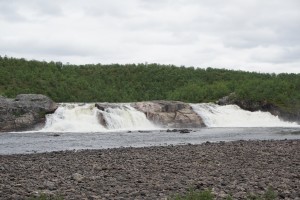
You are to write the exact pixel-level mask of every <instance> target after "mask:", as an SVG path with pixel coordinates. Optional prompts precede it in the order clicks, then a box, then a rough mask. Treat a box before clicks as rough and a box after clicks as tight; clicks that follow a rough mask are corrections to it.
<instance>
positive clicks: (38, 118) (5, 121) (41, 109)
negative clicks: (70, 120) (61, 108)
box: [0, 94, 57, 132]
mask: <svg viewBox="0 0 300 200" xmlns="http://www.w3.org/2000/svg"><path fill="white" fill-rule="evenodd" d="M56 109H57V104H56V103H55V102H54V101H52V100H51V99H50V98H49V97H47V96H45V95H41V94H20V95H18V96H17V97H16V98H15V99H10V98H5V97H2V96H0V131H1V132H4V131H22V130H32V129H34V128H37V127H39V126H43V125H44V123H45V120H46V119H45V115H46V114H50V113H53V112H54V111H55V110H56Z"/></svg>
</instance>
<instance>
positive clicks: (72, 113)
mask: <svg viewBox="0 0 300 200" xmlns="http://www.w3.org/2000/svg"><path fill="white" fill-rule="evenodd" d="M116 105H117V106H115V107H108V108H107V109H105V110H104V111H102V110H99V109H97V108H96V107H95V104H78V103H77V104H76V103H62V104H60V106H59V107H58V109H57V110H56V111H55V113H53V114H49V115H47V116H46V125H45V127H44V128H43V129H42V130H41V131H45V132H106V131H114V130H152V129H156V128H157V127H156V126H155V125H154V124H152V123H151V122H150V121H149V120H148V119H147V118H146V116H145V114H144V113H142V112H140V111H137V110H135V109H134V108H133V107H131V106H130V105H129V104H116ZM101 115H102V117H103V118H104V120H105V122H106V125H105V126H103V125H101V123H100V120H99V117H100V116H101Z"/></svg>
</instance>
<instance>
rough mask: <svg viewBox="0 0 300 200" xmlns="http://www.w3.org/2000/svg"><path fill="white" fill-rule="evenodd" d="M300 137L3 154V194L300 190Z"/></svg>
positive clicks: (287, 193) (293, 193) (240, 194)
mask: <svg viewBox="0 0 300 200" xmlns="http://www.w3.org/2000/svg"><path fill="white" fill-rule="evenodd" d="M299 152H300V140H280V141H234V142H219V143H204V144H200V145H179V146H164V147H143V148H116V149H102V150H80V151H60V152H50V153H37V154H15V155H0V163H1V166H0V171H1V173H0V180H2V184H1V185H0V196H1V197H3V198H6V199H9V198H25V197H26V196H27V197H30V196H32V195H36V194H37V193H45V194H48V195H52V194H54V195H60V196H62V197H64V198H65V199H82V198H93V199H112V198H113V199H114V198H118V197H123V198H125V199H133V198H140V199H141V198H143V199H163V198H165V197H169V196H170V195H172V194H175V193H184V192H186V191H187V190H188V189H189V188H191V187H193V188H197V189H200V190H204V189H206V188H210V189H212V190H213V193H214V194H215V195H216V196H218V197H223V196H226V195H227V194H232V196H233V198H234V199H238V198H244V197H246V196H247V195H248V194H250V193H253V192H254V193H258V194H260V193H263V192H264V191H265V190H267V189H268V187H272V188H273V189H274V191H275V192H276V193H277V194H278V195H279V196H280V197H285V198H289V199H295V198H296V197H299V196H300V193H299V191H300V189H299V185H300V179H299V166H300V153H299Z"/></svg>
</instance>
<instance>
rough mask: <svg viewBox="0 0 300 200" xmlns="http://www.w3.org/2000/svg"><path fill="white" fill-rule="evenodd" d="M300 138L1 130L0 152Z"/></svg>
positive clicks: (290, 132) (263, 132)
mask: <svg viewBox="0 0 300 200" xmlns="http://www.w3.org/2000/svg"><path fill="white" fill-rule="evenodd" d="M284 139H300V128H298V127H293V128H292V127H290V128H288V127H273V128H270V127H260V128H255V127H251V128H245V127H243V128H228V127H227V128H201V129H193V130H192V131H191V132H190V133H186V134H182V133H179V132H167V131H166V130H153V131H132V132H128V131H119V132H89V133H87V132H55V133H54V132H15V133H0V154H20V153H21V154H23V153H36V152H50V151H61V150H80V149H107V148H119V147H146V146H165V145H181V144H200V143H204V142H207V141H209V142H220V141H234V140H284Z"/></svg>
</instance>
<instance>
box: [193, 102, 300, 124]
mask: <svg viewBox="0 0 300 200" xmlns="http://www.w3.org/2000/svg"><path fill="white" fill-rule="evenodd" d="M191 106H192V108H193V110H194V111H195V112H196V113H197V114H198V115H200V116H201V117H202V119H203V121H204V123H205V124H206V125H207V126H208V127H295V126H299V125H298V124H297V123H292V122H285V121H281V120H280V119H279V118H278V117H277V116H274V115H272V114H271V113H269V112H261V111H256V112H250V111H246V110H243V109H241V108H240V107H239V106H237V105H226V106H219V105H216V104H213V103H200V104H191Z"/></svg>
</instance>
